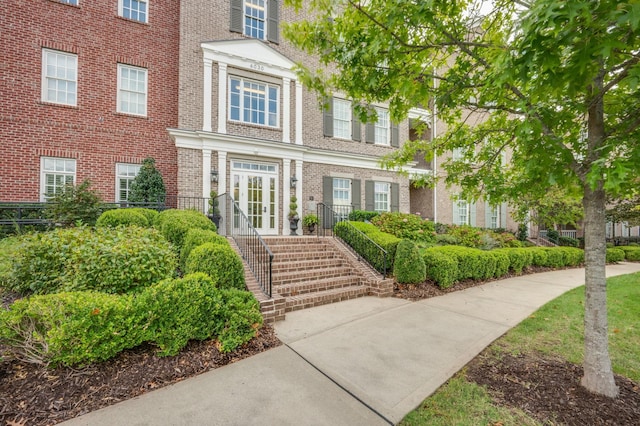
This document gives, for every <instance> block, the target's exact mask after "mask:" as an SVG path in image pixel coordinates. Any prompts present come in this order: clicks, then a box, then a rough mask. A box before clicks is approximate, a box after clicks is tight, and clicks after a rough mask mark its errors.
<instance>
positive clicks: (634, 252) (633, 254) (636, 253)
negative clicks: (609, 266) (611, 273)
mask: <svg viewBox="0 0 640 426" xmlns="http://www.w3.org/2000/svg"><path fill="white" fill-rule="evenodd" d="M616 248H617V249H619V250H622V251H623V252H624V258H625V259H626V260H629V261H631V262H638V261H640V247H638V246H631V245H629V246H618V247H616Z"/></svg>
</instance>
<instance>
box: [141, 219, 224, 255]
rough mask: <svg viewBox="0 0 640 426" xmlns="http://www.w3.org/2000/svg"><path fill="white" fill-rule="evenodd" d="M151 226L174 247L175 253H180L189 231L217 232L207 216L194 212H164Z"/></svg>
mask: <svg viewBox="0 0 640 426" xmlns="http://www.w3.org/2000/svg"><path fill="white" fill-rule="evenodd" d="M153 226H154V227H155V228H156V229H158V230H159V231H160V233H161V234H162V235H164V237H165V238H166V239H167V240H168V241H169V242H170V243H171V244H173V245H174V246H175V248H176V250H177V253H180V250H181V249H182V244H183V242H184V237H185V236H186V235H187V232H188V231H189V229H193V228H199V229H208V230H210V231H214V232H215V231H217V229H216V225H214V223H213V222H211V220H210V219H209V218H208V217H207V216H205V215H204V214H202V213H200V212H197V211H195V210H176V209H169V210H165V211H163V212H162V213H160V214H159V215H158V217H156V219H155V221H154V222H153Z"/></svg>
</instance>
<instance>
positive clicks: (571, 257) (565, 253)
mask: <svg viewBox="0 0 640 426" xmlns="http://www.w3.org/2000/svg"><path fill="white" fill-rule="evenodd" d="M555 250H558V251H559V252H560V253H562V263H563V264H564V266H579V265H582V264H583V263H584V250H582V249H579V248H575V247H555Z"/></svg>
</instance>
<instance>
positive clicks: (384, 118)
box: [374, 107, 391, 145]
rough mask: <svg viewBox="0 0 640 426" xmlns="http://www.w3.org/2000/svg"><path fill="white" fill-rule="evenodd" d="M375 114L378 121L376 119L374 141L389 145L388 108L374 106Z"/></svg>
mask: <svg viewBox="0 0 640 426" xmlns="http://www.w3.org/2000/svg"><path fill="white" fill-rule="evenodd" d="M376 114H377V115H378V121H376V123H375V126H374V129H375V136H374V137H375V139H374V140H375V143H376V144H380V145H389V129H390V124H391V122H390V120H389V110H388V109H384V108H377V107H376Z"/></svg>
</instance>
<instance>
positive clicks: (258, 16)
mask: <svg viewBox="0 0 640 426" xmlns="http://www.w3.org/2000/svg"><path fill="white" fill-rule="evenodd" d="M265 25H266V1H265V0H245V2H244V34H245V35H247V36H249V37H254V38H259V39H261V40H264V39H265V35H266V31H265Z"/></svg>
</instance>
